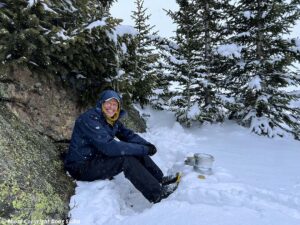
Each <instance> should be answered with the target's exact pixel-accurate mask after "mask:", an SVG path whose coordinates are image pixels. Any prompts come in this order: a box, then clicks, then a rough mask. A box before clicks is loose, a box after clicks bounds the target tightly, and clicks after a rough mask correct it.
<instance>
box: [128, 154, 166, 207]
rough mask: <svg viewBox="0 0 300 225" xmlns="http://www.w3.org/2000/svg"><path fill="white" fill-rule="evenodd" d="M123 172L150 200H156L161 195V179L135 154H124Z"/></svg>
mask: <svg viewBox="0 0 300 225" xmlns="http://www.w3.org/2000/svg"><path fill="white" fill-rule="evenodd" d="M123 172H124V175H125V177H126V178H127V179H128V180H130V182H131V183H132V184H133V185H134V186H135V188H136V189H138V190H139V191H140V192H141V193H142V194H143V195H144V197H145V198H147V199H148V200H149V201H150V202H156V201H157V199H158V198H159V197H160V195H161V185H160V183H159V181H158V180H157V179H156V178H155V177H154V176H153V175H152V174H151V173H150V172H149V171H148V169H147V168H146V167H145V166H144V165H143V164H142V163H141V162H140V159H138V158H137V157H133V156H124V163H123Z"/></svg>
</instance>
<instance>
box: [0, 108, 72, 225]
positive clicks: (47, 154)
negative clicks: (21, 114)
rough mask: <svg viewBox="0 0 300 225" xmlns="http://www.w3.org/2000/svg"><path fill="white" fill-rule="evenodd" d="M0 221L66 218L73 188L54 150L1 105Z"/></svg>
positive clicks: (52, 146)
mask: <svg viewBox="0 0 300 225" xmlns="http://www.w3.org/2000/svg"><path fill="white" fill-rule="evenodd" d="M0 154H1V158H0V171H1V172H0V175H1V176H0V220H1V224H2V223H4V224H5V221H9V220H11V221H22V220H24V221H25V220H27V221H38V220H40V221H45V220H47V219H60V220H62V219H63V218H66V216H67V213H68V210H69V209H68V201H69V198H70V195H72V194H73V191H74V184H73V183H72V180H71V179H70V178H69V177H68V176H67V175H66V173H65V172H64V171H63V165H62V161H61V160H60V157H59V154H58V151H57V149H56V146H55V145H54V144H53V143H52V142H51V140H49V139H48V138H46V137H44V136H41V135H40V134H38V133H37V132H36V131H35V130H33V129H31V128H30V127H29V126H28V125H26V124H24V123H22V121H20V120H19V119H18V118H17V117H16V116H15V115H13V114H12V113H11V112H10V111H9V110H7V108H6V106H4V105H3V104H1V103H0Z"/></svg>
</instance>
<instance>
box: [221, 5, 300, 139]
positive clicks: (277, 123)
mask: <svg viewBox="0 0 300 225" xmlns="http://www.w3.org/2000/svg"><path fill="white" fill-rule="evenodd" d="M297 19H299V1H298V0H292V1H290V3H288V2H287V1H281V0H276V1H263V0H254V1H252V0H251V1H250V0H241V1H240V2H239V3H238V5H237V8H236V13H235V17H234V20H233V21H232V22H231V24H230V26H231V28H232V29H233V30H234V31H235V33H234V35H233V36H232V38H231V39H230V40H231V43H234V44H237V45H239V46H240V47H241V49H242V50H241V56H240V58H236V60H235V63H234V64H233V65H232V66H231V67H230V68H229V69H228V71H227V74H228V76H227V79H226V82H225V85H226V86H227V88H228V90H229V91H230V94H231V95H232V96H233V97H234V98H235V102H234V103H233V104H231V108H230V111H231V118H232V119H235V120H237V121H238V122H239V123H240V124H242V125H244V126H247V127H250V128H251V130H252V131H253V132H255V133H257V134H260V135H268V136H269V137H273V136H276V135H279V136H283V135H284V134H285V133H286V132H288V133H292V134H294V135H295V136H298V137H299V121H300V120H299V118H300V117H299V115H300V109H299V108H293V107H291V104H290V103H291V101H292V100H295V99H297V96H296V95H293V94H291V93H288V92H287V91H286V89H285V88H286V87H289V86H293V85H299V84H300V83H299V82H300V77H299V71H297V72H295V71H293V70H291V68H290V66H291V65H292V63H293V62H295V61H297V60H298V61H299V58H300V57H299V51H297V48H296V46H295V40H291V39H287V38H286V36H287V35H288V34H289V32H290V30H291V28H292V26H293V25H295V22H296V20H297Z"/></svg>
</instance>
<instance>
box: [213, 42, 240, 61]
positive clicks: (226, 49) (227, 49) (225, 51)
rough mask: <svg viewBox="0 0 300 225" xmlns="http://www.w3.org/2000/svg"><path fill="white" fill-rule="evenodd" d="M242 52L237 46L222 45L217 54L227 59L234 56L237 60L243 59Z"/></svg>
mask: <svg viewBox="0 0 300 225" xmlns="http://www.w3.org/2000/svg"><path fill="white" fill-rule="evenodd" d="M241 50H242V48H241V47H240V46H238V45H236V44H226V45H220V46H219V47H218V49H217V52H218V53H219V54H220V55H222V56H225V57H230V56H234V57H237V58H240V57H241Z"/></svg>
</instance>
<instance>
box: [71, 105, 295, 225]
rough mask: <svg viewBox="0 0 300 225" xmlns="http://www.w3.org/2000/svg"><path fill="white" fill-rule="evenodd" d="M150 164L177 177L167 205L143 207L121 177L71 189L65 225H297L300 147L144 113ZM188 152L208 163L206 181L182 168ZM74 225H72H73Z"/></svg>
mask: <svg viewBox="0 0 300 225" xmlns="http://www.w3.org/2000/svg"><path fill="white" fill-rule="evenodd" d="M143 113H146V114H149V115H150V117H146V118H147V123H148V128H149V129H148V132H147V133H145V134H141V135H142V136H143V137H144V138H146V139H147V140H149V141H150V142H152V143H154V144H155V145H156V146H157V147H158V153H157V154H156V155H155V156H154V157H153V159H154V161H155V162H156V163H157V164H158V165H159V166H160V167H161V169H162V170H163V172H165V173H168V172H172V171H177V170H180V171H183V173H184V175H183V178H182V182H181V183H180V186H179V187H178V189H177V190H176V191H175V193H173V194H172V195H171V196H170V197H169V198H168V199H165V200H163V201H161V202H160V203H158V204H155V205H153V204H150V203H148V202H147V200H145V199H144V197H143V196H142V195H141V194H140V193H138V192H137V190H136V189H135V188H134V187H133V185H131V183H129V181H127V180H126V179H125V177H124V175H123V174H120V175H118V176H117V177H115V179H114V180H112V181H108V180H105V181H94V182H90V183H89V182H77V185H78V187H77V188H76V194H75V195H74V196H73V197H72V199H71V201H70V207H71V211H70V216H71V224H76V223H77V224H81V225H117V224H120V225H121V224H122V225H135V224H137V225H141V224H143V225H157V224H159V225H160V224H161V225H193V224H195V225H269V224H271V225H299V224H300V173H299V172H300V163H299V161H300V142H297V141H294V140H292V139H279V138H278V139H268V138H264V137H259V136H257V135H255V134H251V133H249V130H247V129H245V128H242V127H240V126H237V125H235V124H232V123H230V122H227V123H225V124H220V125H213V126H210V125H207V126H204V127H201V128H192V129H189V130H186V129H184V128H182V127H181V126H180V125H179V124H178V123H176V122H175V121H174V118H173V115H172V114H171V113H168V112H157V111H153V110H150V109H146V110H144V111H143ZM195 152H204V153H208V154H212V155H213V156H214V157H215V160H216V161H215V163H214V167H213V170H214V174H213V175H210V176H206V179H199V178H197V175H198V174H197V173H196V172H194V171H193V170H192V168H191V167H189V166H185V165H184V163H183V161H184V158H185V157H186V156H187V155H190V154H192V153H195ZM72 220H73V223H72Z"/></svg>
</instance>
